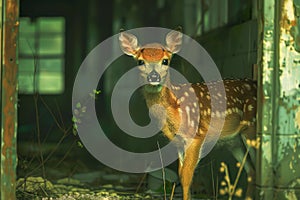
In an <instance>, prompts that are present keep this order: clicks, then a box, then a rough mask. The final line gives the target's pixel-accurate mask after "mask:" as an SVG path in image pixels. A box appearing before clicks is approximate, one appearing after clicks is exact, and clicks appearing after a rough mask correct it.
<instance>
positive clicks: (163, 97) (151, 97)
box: [143, 86, 177, 108]
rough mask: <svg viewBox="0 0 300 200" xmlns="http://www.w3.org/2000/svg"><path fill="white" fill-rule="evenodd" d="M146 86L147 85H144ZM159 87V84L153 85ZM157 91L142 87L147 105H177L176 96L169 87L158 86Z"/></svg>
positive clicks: (166, 106)
mask: <svg viewBox="0 0 300 200" xmlns="http://www.w3.org/2000/svg"><path fill="white" fill-rule="evenodd" d="M145 87H147V86H145ZM155 87H159V86H155ZM160 87H161V88H157V89H158V90H157V91H154V90H153V91H149V88H148V89H146V88H144V90H143V93H144V97H145V100H146V103H147V106H148V107H151V106H152V105H155V104H159V105H161V106H163V107H165V108H168V107H174V108H176V107H177V98H176V96H175V95H174V93H173V92H172V90H171V89H169V87H166V86H160Z"/></svg>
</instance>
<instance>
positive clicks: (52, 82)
mask: <svg viewBox="0 0 300 200" xmlns="http://www.w3.org/2000/svg"><path fill="white" fill-rule="evenodd" d="M63 83H64V82H63V77H62V73H55V72H41V73H40V74H39V92H40V93H42V94H52V93H53V94H57V93H62V92H63V89H64V84H63Z"/></svg>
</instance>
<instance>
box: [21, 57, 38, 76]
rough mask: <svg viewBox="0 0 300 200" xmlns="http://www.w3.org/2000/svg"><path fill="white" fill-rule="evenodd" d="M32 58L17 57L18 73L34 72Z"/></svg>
mask: <svg viewBox="0 0 300 200" xmlns="http://www.w3.org/2000/svg"><path fill="white" fill-rule="evenodd" d="M34 65H35V63H34V59H33V58H20V59H19V73H23V72H24V73H33V72H34Z"/></svg>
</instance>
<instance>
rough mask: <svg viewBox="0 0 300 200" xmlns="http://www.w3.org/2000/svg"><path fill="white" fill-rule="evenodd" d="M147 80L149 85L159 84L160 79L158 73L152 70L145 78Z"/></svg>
mask: <svg viewBox="0 0 300 200" xmlns="http://www.w3.org/2000/svg"><path fill="white" fill-rule="evenodd" d="M147 80H148V82H149V83H159V82H160V80H161V78H160V75H159V73H157V71H155V70H152V71H151V72H150V74H149V75H148V76H147Z"/></svg>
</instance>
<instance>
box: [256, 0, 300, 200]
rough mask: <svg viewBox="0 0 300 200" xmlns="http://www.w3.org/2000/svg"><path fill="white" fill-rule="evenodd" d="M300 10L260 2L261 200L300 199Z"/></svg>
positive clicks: (288, 2) (288, 3)
mask: <svg viewBox="0 0 300 200" xmlns="http://www.w3.org/2000/svg"><path fill="white" fill-rule="evenodd" d="M299 3H300V1H299ZM297 4H298V0H295V1H293V0H281V1H268V0H264V1H261V2H260V9H261V10H260V12H259V13H260V14H259V30H260V31H259V34H260V39H259V56H258V57H259V58H258V61H259V62H260V70H259V80H258V81H259V85H260V86H261V87H260V88H261V89H260V90H259V93H258V97H259V98H258V99H259V101H258V123H259V124H258V133H259V137H260V140H261V146H260V149H259V151H258V163H257V167H258V173H257V189H258V191H257V195H258V199H280V200H281V199H295V198H294V197H299V196H300V189H299V187H300V184H299V183H300V181H299V180H300V167H299V166H300V126H299V118H300V117H299V115H300V114H299V108H300V106H299V105H300V52H299V50H298V48H297V47H298V43H297V38H300V35H298V34H300V31H298V30H300V22H299V17H298V15H299V14H300V13H298V14H297V7H298V6H299V8H300V4H299V5H297ZM297 188H298V189H297Z"/></svg>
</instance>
